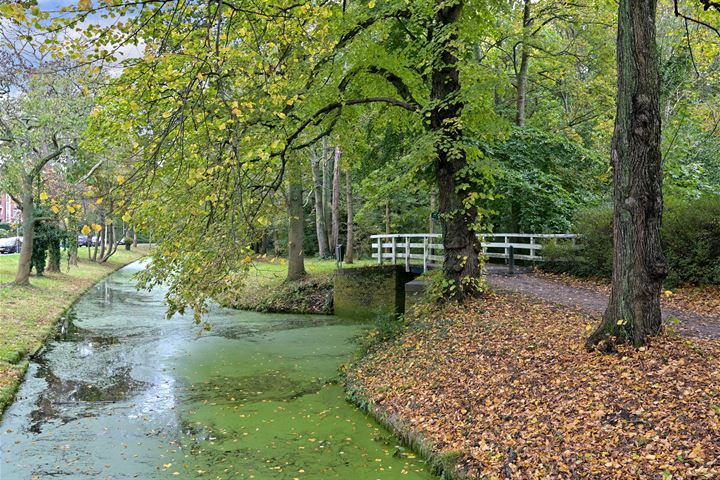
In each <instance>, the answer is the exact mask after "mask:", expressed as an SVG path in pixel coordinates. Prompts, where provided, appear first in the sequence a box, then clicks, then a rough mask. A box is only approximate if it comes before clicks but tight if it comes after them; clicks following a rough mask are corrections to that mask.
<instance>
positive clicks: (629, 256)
mask: <svg viewBox="0 0 720 480" xmlns="http://www.w3.org/2000/svg"><path fill="white" fill-rule="evenodd" d="M655 12H656V0H621V1H620V7H619V13H618V42H617V45H618V47H617V65H618V93H617V114H616V118H615V132H614V135H613V144H612V166H613V181H614V186H613V204H614V227H613V237H614V252H613V278H612V292H611V295H610V303H609V305H608V307H607V310H606V311H605V315H604V317H603V321H602V323H601V324H600V326H599V327H598V328H597V330H595V332H593V334H592V335H591V336H590V338H589V339H588V341H587V346H588V348H594V347H596V346H598V345H599V344H602V349H604V350H609V351H611V350H613V349H614V345H615V344H617V343H632V344H633V345H635V346H640V345H644V344H645V343H646V342H647V339H648V337H649V336H651V335H655V334H656V333H658V332H659V331H660V327H661V316H660V289H661V287H662V281H663V279H664V278H665V276H666V274H667V266H666V263H665V258H664V256H663V253H662V248H661V245H660V223H661V220H662V170H661V153H660V128H661V127H660V111H659V85H658V67H657V53H656V52H657V51H656V45H655Z"/></svg>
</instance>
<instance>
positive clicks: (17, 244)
mask: <svg viewBox="0 0 720 480" xmlns="http://www.w3.org/2000/svg"><path fill="white" fill-rule="evenodd" d="M20 250H22V237H9V238H0V253H20Z"/></svg>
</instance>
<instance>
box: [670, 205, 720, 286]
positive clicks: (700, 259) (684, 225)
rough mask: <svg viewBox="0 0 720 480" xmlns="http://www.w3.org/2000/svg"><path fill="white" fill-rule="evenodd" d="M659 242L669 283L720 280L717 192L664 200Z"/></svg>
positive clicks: (702, 282) (719, 282) (713, 282)
mask: <svg viewBox="0 0 720 480" xmlns="http://www.w3.org/2000/svg"><path fill="white" fill-rule="evenodd" d="M662 242H663V249H664V251H665V257H666V258H667V262H668V267H669V273H668V277H667V280H666V284H667V285H668V286H670V287H674V286H677V285H681V284H685V283H690V284H696V285H700V284H720V196H706V197H702V198H700V199H697V200H690V201H677V200H669V201H667V202H666V204H665V215H664V217H663V226H662Z"/></svg>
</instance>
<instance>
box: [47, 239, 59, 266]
mask: <svg viewBox="0 0 720 480" xmlns="http://www.w3.org/2000/svg"><path fill="white" fill-rule="evenodd" d="M48 253H49V254H50V255H49V257H48V266H47V271H48V272H54V273H59V272H60V260H61V258H60V256H61V254H60V239H59V238H53V239H52V240H50V242H49V244H48Z"/></svg>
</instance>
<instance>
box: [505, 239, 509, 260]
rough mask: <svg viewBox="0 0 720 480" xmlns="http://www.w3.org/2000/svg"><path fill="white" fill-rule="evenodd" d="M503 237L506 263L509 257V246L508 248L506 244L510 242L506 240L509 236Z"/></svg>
mask: <svg viewBox="0 0 720 480" xmlns="http://www.w3.org/2000/svg"><path fill="white" fill-rule="evenodd" d="M504 238H505V263H507V261H508V259H509V258H510V248H508V245H507V244H508V243H510V242H509V240H508V238H509V237H504Z"/></svg>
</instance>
